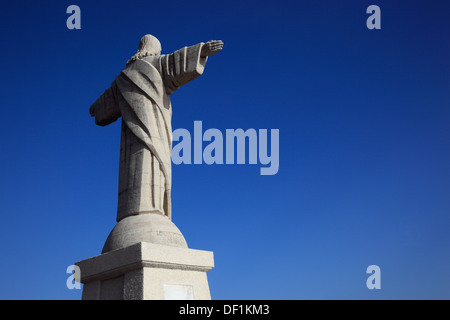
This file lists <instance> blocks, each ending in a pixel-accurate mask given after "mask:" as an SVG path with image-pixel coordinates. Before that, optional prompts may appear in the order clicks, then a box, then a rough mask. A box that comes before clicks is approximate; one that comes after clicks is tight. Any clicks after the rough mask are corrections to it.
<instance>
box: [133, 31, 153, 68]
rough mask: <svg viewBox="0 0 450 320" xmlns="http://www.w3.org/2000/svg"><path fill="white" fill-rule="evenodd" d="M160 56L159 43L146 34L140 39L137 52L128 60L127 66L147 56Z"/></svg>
mask: <svg viewBox="0 0 450 320" xmlns="http://www.w3.org/2000/svg"><path fill="white" fill-rule="evenodd" d="M160 54H161V43H160V42H159V40H158V39H157V38H156V37H154V36H152V35H151V34H146V35H145V36H143V37H142V38H141V41H140V42H139V48H138V51H137V52H136V54H135V55H134V56H132V57H131V59H130V60H128V62H127V65H129V64H130V63H132V62H134V61H136V60H139V59H142V58H145V57H147V56H158V55H160Z"/></svg>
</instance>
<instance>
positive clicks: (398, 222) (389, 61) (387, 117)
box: [0, 0, 450, 299]
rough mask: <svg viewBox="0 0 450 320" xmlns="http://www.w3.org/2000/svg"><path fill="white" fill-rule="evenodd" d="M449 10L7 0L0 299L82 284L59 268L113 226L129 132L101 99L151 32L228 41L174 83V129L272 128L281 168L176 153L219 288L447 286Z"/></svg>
mask: <svg viewBox="0 0 450 320" xmlns="http://www.w3.org/2000/svg"><path fill="white" fill-rule="evenodd" d="M71 4H76V5H79V6H80V8H81V16H82V22H81V25H82V29H81V30H68V29H67V28H66V19H67V17H68V16H69V15H68V14H66V8H67V7H68V6H69V5H71ZM371 4H376V5H378V6H380V8H381V27H382V28H381V30H368V29H367V27H366V19H367V17H368V16H369V15H368V14H366V8H367V7H368V6H369V5H371ZM449 14H450V2H448V1H444V0H442V1H438V0H436V1H393V0H389V1H381V0H373V1H372V0H371V1H365V0H357V1H356V0H352V1H321V0H319V1H318V0H308V1H298V0H297V1H261V0H260V1H222V2H217V1H170V2H166V1H104V0H96V1H82V0H75V1H49V0H47V1H14V2H9V3H8V4H7V5H6V4H5V5H3V6H2V10H1V12H0V30H1V31H0V33H1V43H2V50H1V51H0V58H1V61H2V62H3V63H2V71H1V74H2V80H1V84H2V85H1V87H0V94H1V98H2V125H1V126H0V146H1V148H2V149H1V153H0V168H1V170H2V174H1V184H0V199H1V212H2V214H1V218H2V224H1V225H2V232H1V233H0V241H1V243H2V254H1V264H0V272H1V273H0V274H1V275H2V290H1V291H0V298H1V299H79V298H80V297H81V290H68V289H67V288H66V279H67V277H68V275H67V274H66V273H65V272H66V268H67V266H69V265H71V264H73V263H74V262H76V261H79V260H82V259H85V258H89V257H92V256H94V255H97V254H99V253H100V252H101V249H102V246H103V244H104V242H105V240H106V237H107V236H108V233H109V232H110V231H111V229H112V228H113V227H114V225H115V215H116V205H117V182H118V164H119V161H118V160H119V159H118V157H119V143H120V121H117V122H116V123H114V124H112V125H110V126H108V127H99V126H96V125H95V124H94V122H93V119H92V118H90V116H89V112H88V110H89V106H90V105H91V104H92V103H93V102H94V101H95V99H96V98H97V97H98V96H99V95H100V94H101V93H102V92H103V91H104V90H105V89H106V88H107V87H108V86H109V84H110V83H111V82H112V81H113V79H114V77H115V76H116V75H117V74H118V73H119V72H120V71H121V69H122V68H123V67H124V64H125V62H126V61H127V60H128V59H129V58H130V57H131V55H133V54H134V53H135V51H136V49H137V45H138V42H139V39H140V37H141V36H142V35H144V34H146V33H151V34H153V35H155V36H157V37H158V38H159V39H160V41H161V43H162V46H163V53H170V52H173V51H174V50H177V49H179V48H181V47H184V46H186V45H193V44H196V43H198V42H201V41H203V42H205V41H208V40H211V39H221V40H223V41H224V43H225V46H224V50H223V51H222V52H220V53H219V54H218V55H216V56H214V57H212V58H211V59H210V60H209V61H208V63H207V65H206V70H205V73H204V75H203V76H202V77H200V78H199V79H197V80H196V81H194V82H192V83H190V84H188V85H186V86H185V87H183V88H181V89H180V90H179V91H177V92H176V93H174V95H173V97H172V104H173V122H172V123H173V128H174V129H176V128H186V129H189V130H191V132H192V130H193V124H194V121H196V120H201V121H202V122H203V127H204V129H208V128H217V129H219V130H221V131H222V132H225V130H226V129H237V128H242V129H249V128H254V129H279V130H280V170H279V172H278V174H277V175H274V176H261V175H260V174H259V168H260V165H249V164H246V165H211V166H208V165H205V164H203V165H179V166H173V194H172V203H173V219H174V222H175V224H176V225H177V226H178V227H179V228H180V230H181V231H182V232H183V234H184V235H185V237H186V240H187V242H188V245H189V247H191V248H194V249H204V250H211V251H214V254H215V263H216V267H215V269H213V270H212V271H210V272H209V273H208V275H209V283H210V288H211V293H212V297H213V298H214V299H380V298H381V299H422V298H424V299H436V298H437V299H449V298H450V255H449V253H450V233H449V232H448V229H449V227H450V217H449V213H450V127H449V121H450V90H449V89H450V59H449V57H450V44H449V33H450V25H449V23H448V17H449ZM373 264H375V265H378V266H380V268H381V286H382V289H381V290H373V291H371V290H368V289H367V288H366V279H367V277H368V275H367V274H366V268H367V267H368V266H369V265H373Z"/></svg>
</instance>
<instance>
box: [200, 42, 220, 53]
mask: <svg viewBox="0 0 450 320" xmlns="http://www.w3.org/2000/svg"><path fill="white" fill-rule="evenodd" d="M222 49H223V42H222V40H211V41H208V42H207V43H205V45H204V46H203V48H202V52H201V54H200V55H201V56H202V57H211V56H213V55H215V54H216V53H218V52H219V51H221V50H222Z"/></svg>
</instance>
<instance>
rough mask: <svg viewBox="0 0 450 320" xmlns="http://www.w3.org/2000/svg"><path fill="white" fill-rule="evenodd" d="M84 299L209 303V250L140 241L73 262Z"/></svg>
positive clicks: (211, 257)
mask: <svg viewBox="0 0 450 320" xmlns="http://www.w3.org/2000/svg"><path fill="white" fill-rule="evenodd" d="M76 265H77V266H79V267H80V271H81V282H82V283H83V284H84V288H83V295H82V299H83V300H194V299H195V300H210V299H211V295H210V292H209V286H208V280H207V277H206V272H207V271H209V270H211V269H212V268H213V267H214V258H213V253H212V252H210V251H201V250H193V249H187V248H180V247H173V246H165V245H160V244H154V243H147V242H139V243H136V244H134V245H131V246H128V247H126V248H122V249H117V250H114V251H110V252H107V253H103V254H101V255H99V256H96V257H93V258H90V259H86V260H83V261H80V262H77V263H76Z"/></svg>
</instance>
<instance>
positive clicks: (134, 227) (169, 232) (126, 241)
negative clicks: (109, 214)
mask: <svg viewBox="0 0 450 320" xmlns="http://www.w3.org/2000/svg"><path fill="white" fill-rule="evenodd" d="M138 242H149V243H156V244H161V245H166V246H174V247H181V248H187V247H188V246H187V243H186V240H185V239H184V237H183V235H182V234H181V232H180V230H179V229H178V228H177V227H176V226H175V224H174V223H173V222H172V221H170V220H169V218H167V216H163V215H162V214H157V213H148V214H139V215H135V216H129V217H126V218H125V219H122V220H120V221H119V223H118V224H117V225H116V226H115V227H114V229H113V230H112V231H111V233H110V234H109V236H108V239H107V240H106V243H105V246H104V247H103V251H102V253H106V252H109V251H113V250H117V249H121V248H125V247H128V246H131V245H133V244H135V243H138Z"/></svg>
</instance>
